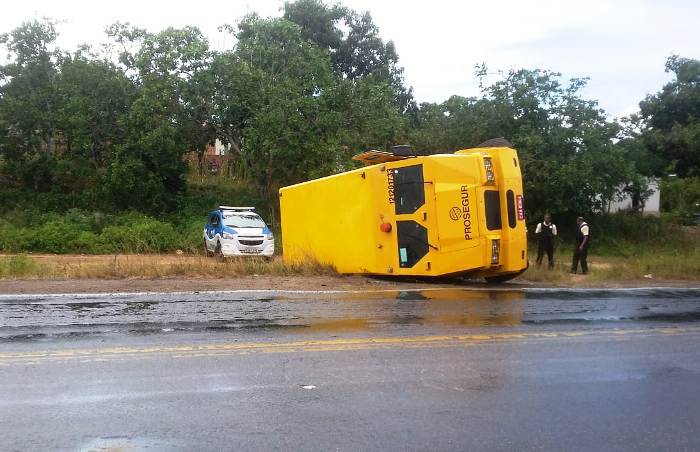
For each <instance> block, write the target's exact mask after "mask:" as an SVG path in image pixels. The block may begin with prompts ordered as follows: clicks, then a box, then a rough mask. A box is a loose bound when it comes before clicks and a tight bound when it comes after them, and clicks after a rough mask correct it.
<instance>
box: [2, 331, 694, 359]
mask: <svg viewBox="0 0 700 452" xmlns="http://www.w3.org/2000/svg"><path fill="white" fill-rule="evenodd" d="M670 334H700V327H687V328H655V329H636V330H632V329H629V330H595V331H560V332H532V333H527V332H523V333H491V334H466V335H442V336H411V337H383V338H379V337H370V338H345V339H330V340H308V341H295V342H281V343H276V342H249V343H214V344H182V345H174V346H144V347H105V348H83V349H67V350H66V349H64V350H42V351H35V352H5V353H0V365H7V364H13V363H23V364H38V363H39V362H41V361H66V360H79V361H81V362H82V361H85V360H87V361H98V360H99V361H106V360H109V359H115V358H116V359H119V358H122V359H134V358H148V357H151V356H154V355H168V356H170V357H173V358H193V357H202V356H225V355H245V354H250V353H298V352H331V351H349V350H368V349H398V348H445V347H466V346H471V345H477V344H483V343H493V342H517V341H520V342H530V341H538V340H539V341H543V340H551V339H564V340H566V339H571V338H586V337H589V338H616V337H617V338H619V337H633V336H637V337H639V336H652V335H670Z"/></svg>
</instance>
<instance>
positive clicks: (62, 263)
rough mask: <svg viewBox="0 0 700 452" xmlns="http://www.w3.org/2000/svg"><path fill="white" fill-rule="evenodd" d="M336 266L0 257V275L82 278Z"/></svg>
mask: <svg viewBox="0 0 700 452" xmlns="http://www.w3.org/2000/svg"><path fill="white" fill-rule="evenodd" d="M335 274H337V273H336V271H335V269H334V268H333V267H332V266H330V265H324V264H321V263H318V262H316V261H305V262H300V263H292V264H288V263H285V262H284V261H283V260H282V258H281V257H275V258H273V259H271V260H266V259H262V258H255V257H252V258H241V259H226V260H225V261H223V262H219V261H217V260H216V259H213V258H207V257H204V256H198V255H184V254H183V255H177V254H173V255H171V254H167V255H157V254H148V255H128V254H127V255H112V256H46V257H44V256H41V257H30V256H27V255H16V256H4V257H0V278H5V279H56V278H67V279H73V278H76V279H83V278H148V279H150V278H165V277H175V276H182V277H214V278H225V277H232V276H247V275H267V276H291V275H310V276H318V275H335Z"/></svg>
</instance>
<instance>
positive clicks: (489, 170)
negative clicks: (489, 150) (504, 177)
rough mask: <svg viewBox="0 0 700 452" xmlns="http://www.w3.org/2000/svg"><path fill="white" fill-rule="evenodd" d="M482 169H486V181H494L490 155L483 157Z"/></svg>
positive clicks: (492, 182) (489, 182)
mask: <svg viewBox="0 0 700 452" xmlns="http://www.w3.org/2000/svg"><path fill="white" fill-rule="evenodd" d="M484 169H485V170H486V183H488V184H494V183H496V175H495V174H494V172H493V162H492V161H491V157H484Z"/></svg>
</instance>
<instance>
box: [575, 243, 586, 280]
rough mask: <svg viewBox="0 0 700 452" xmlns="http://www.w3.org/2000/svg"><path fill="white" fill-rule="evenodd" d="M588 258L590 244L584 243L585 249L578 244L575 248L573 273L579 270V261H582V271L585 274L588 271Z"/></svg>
mask: <svg viewBox="0 0 700 452" xmlns="http://www.w3.org/2000/svg"><path fill="white" fill-rule="evenodd" d="M587 258H588V245H584V246H583V249H581V245H576V248H575V249H574V261H573V262H572V263H571V273H576V271H577V270H578V263H579V261H581V271H582V272H583V274H584V275H585V274H586V273H588V262H586V259H587Z"/></svg>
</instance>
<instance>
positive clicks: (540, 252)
mask: <svg viewBox="0 0 700 452" xmlns="http://www.w3.org/2000/svg"><path fill="white" fill-rule="evenodd" d="M544 253H547V259H549V268H554V243H552V241H551V240H540V241H539V242H538V245H537V261H536V262H537V266H538V267H539V266H540V265H542V258H543V257H544Z"/></svg>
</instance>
